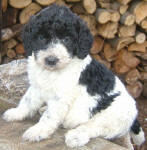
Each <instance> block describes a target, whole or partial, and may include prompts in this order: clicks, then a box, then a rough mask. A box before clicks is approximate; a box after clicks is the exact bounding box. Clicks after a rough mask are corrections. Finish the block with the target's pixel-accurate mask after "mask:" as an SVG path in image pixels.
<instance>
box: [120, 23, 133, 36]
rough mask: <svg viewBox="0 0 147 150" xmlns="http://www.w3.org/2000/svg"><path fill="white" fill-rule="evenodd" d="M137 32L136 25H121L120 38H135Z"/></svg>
mask: <svg viewBox="0 0 147 150" xmlns="http://www.w3.org/2000/svg"><path fill="white" fill-rule="evenodd" d="M135 32H136V25H135V24H134V25H131V26H126V25H120V26H119V31H118V36H119V37H129V36H134V35H135Z"/></svg>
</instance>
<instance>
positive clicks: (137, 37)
mask: <svg viewBox="0 0 147 150" xmlns="http://www.w3.org/2000/svg"><path fill="white" fill-rule="evenodd" d="M135 40H136V43H138V44H141V43H144V42H145V40H146V35H145V33H143V32H139V31H137V32H136V35H135Z"/></svg>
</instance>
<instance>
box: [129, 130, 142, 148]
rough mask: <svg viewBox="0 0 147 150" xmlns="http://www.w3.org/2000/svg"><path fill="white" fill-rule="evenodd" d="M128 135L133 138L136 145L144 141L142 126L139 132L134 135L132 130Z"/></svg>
mask: <svg viewBox="0 0 147 150" xmlns="http://www.w3.org/2000/svg"><path fill="white" fill-rule="evenodd" d="M130 135H131V137H132V139H133V142H134V144H136V145H138V146H140V145H141V144H142V143H144V142H145V135H144V132H143V130H142V128H140V132H139V134H137V135H136V134H134V133H133V132H131V134H130Z"/></svg>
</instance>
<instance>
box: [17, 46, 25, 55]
mask: <svg viewBox="0 0 147 150" xmlns="http://www.w3.org/2000/svg"><path fill="white" fill-rule="evenodd" d="M15 50H16V53H17V54H24V53H25V50H24V47H23V45H22V44H18V45H17V46H16V48H15Z"/></svg>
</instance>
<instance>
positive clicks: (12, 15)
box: [2, 7, 18, 28]
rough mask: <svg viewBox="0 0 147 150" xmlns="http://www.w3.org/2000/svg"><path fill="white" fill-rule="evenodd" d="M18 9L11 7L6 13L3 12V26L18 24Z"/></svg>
mask: <svg viewBox="0 0 147 150" xmlns="http://www.w3.org/2000/svg"><path fill="white" fill-rule="evenodd" d="M17 15H18V9H15V8H11V7H10V8H9V9H7V11H6V12H5V13H3V16H2V17H3V23H2V27H3V28H6V27H9V26H12V25H14V24H16V22H17Z"/></svg>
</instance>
